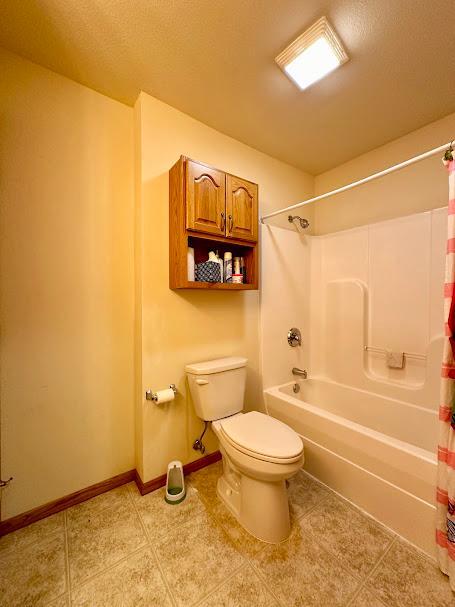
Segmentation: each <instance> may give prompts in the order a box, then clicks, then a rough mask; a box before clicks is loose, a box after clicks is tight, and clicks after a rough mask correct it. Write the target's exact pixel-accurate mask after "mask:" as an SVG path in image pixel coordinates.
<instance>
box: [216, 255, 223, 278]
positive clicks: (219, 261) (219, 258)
mask: <svg viewBox="0 0 455 607" xmlns="http://www.w3.org/2000/svg"><path fill="white" fill-rule="evenodd" d="M216 256H217V258H218V263H219V264H220V274H221V282H224V280H223V275H224V262H223V260H222V259H221V257H220V256H219V254H218V251H217V252H216Z"/></svg>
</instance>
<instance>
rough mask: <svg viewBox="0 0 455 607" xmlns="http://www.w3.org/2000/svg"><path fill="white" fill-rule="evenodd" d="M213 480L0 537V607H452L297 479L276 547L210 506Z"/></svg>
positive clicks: (358, 521)
mask: <svg viewBox="0 0 455 607" xmlns="http://www.w3.org/2000/svg"><path fill="white" fill-rule="evenodd" d="M220 474H221V465H220V464H219V463H217V464H214V465H213V466H210V467H208V468H205V469H203V470H200V471H199V472H196V473H195V474H193V475H191V476H190V477H188V479H187V482H188V496H187V498H186V500H185V501H184V502H183V503H182V504H180V505H178V506H168V505H167V504H166V503H165V502H164V499H163V490H159V491H155V492H154V493H150V494H149V495H147V496H144V497H142V496H141V495H140V494H139V493H138V491H137V489H136V486H135V485H134V484H130V485H125V486H124V487H120V488H118V489H114V490H113V491H110V492H109V493H105V494H103V495H100V496H98V497H96V498H94V499H92V500H89V501H87V502H84V503H83V504H80V505H78V506H74V507H73V508H69V509H68V510H66V511H65V512H62V513H60V514H56V515H54V516H52V517H49V518H47V519H45V520H42V521H39V522H38V523H35V524H34V525H30V526H29V527H26V528H25V529H21V530H19V531H17V532H15V533H12V534H10V535H7V536H5V537H4V538H1V539H0V605H1V607H16V606H17V607H35V606H45V607H70V606H73V607H101V606H103V607H136V606H141V607H153V606H157V607H191V606H192V605H195V606H198V607H199V606H200V607H250V606H254V607H288V606H289V607H291V606H295V607H325V606H327V607H329V606H330V607H338V606H339V607H455V596H454V595H453V594H452V592H451V591H450V589H449V585H448V582H447V580H446V578H445V577H444V576H443V575H442V574H441V573H439V571H438V570H437V568H436V567H435V565H434V564H433V563H432V562H431V561H430V560H427V559H426V558H425V557H424V556H422V555H421V554H420V553H419V552H417V551H416V550H414V549H413V548H412V547H411V546H409V545H408V544H407V543H406V542H404V541H403V540H401V539H400V538H399V537H397V536H396V535H394V534H393V533H391V532H390V531H388V530H387V529H385V528H384V527H382V526H381V525H379V524H378V523H376V522H375V521H373V520H372V519H370V518H368V517H367V516H365V515H363V514H362V513H361V512H360V511H359V510H357V509H355V508H354V507H352V506H351V505H349V504H348V503H346V502H344V501H343V500H341V499H340V498H339V497H337V496H336V495H335V494H334V493H332V492H331V491H330V490H328V489H327V488H326V487H323V486H322V485H320V484H319V483H317V482H316V481H314V480H313V479H311V478H310V477H309V476H307V475H305V474H304V473H303V472H302V473H299V474H298V475H297V477H296V478H295V479H293V480H292V481H291V484H290V487H289V495H290V500H291V515H292V533H291V536H290V538H289V539H288V540H287V541H286V542H283V543H282V544H279V545H276V546H272V545H269V544H264V543H262V542H260V541H258V540H255V539H254V538H252V537H251V536H249V535H248V534H247V533H246V531H245V530H244V529H243V528H242V527H241V526H240V525H239V524H238V523H237V521H236V520H235V518H234V517H233V516H232V515H231V514H230V513H229V512H228V511H227V510H226V508H225V507H224V506H223V505H222V504H221V503H220V502H219V500H218V498H217V496H216V481H217V478H218V476H219V475H220Z"/></svg>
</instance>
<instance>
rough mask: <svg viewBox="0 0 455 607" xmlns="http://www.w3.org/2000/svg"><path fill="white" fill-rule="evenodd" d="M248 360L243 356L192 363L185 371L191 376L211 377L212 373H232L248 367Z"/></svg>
mask: <svg viewBox="0 0 455 607" xmlns="http://www.w3.org/2000/svg"><path fill="white" fill-rule="evenodd" d="M247 362H248V359H247V358H244V357H243V356H228V357H226V358H216V359H215V360H207V361H205V362H201V363H192V364H191V365H186V367H185V371H186V372H187V373H190V374H191V375H210V374H211V373H221V371H231V370H232V369H240V368H241V367H246V363H247Z"/></svg>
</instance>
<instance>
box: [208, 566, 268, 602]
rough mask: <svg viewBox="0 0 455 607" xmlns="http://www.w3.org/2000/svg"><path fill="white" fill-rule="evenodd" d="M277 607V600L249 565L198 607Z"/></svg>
mask: <svg viewBox="0 0 455 607" xmlns="http://www.w3.org/2000/svg"><path fill="white" fill-rule="evenodd" d="M253 606H254V607H278V602H277V601H276V599H274V597H273V596H272V595H271V594H270V592H269V591H268V590H267V588H266V587H265V586H264V584H263V583H262V582H261V581H260V580H259V578H258V577H257V575H256V574H255V572H254V571H253V569H252V568H251V567H249V566H247V567H245V568H243V569H241V570H240V571H239V572H238V573H236V574H235V575H234V576H233V577H232V578H230V579H229V580H228V581H227V582H226V583H225V584H223V585H222V586H221V587H220V588H219V589H218V590H217V591H216V592H214V593H213V594H211V595H210V596H209V597H207V598H206V599H205V600H204V601H203V602H202V603H200V607H253Z"/></svg>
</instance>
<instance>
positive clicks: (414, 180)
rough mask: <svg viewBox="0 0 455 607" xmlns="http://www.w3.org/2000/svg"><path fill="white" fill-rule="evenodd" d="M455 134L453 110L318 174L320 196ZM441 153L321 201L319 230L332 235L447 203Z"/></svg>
mask: <svg viewBox="0 0 455 607" xmlns="http://www.w3.org/2000/svg"><path fill="white" fill-rule="evenodd" d="M454 133H455V114H450V115H449V116H446V117H445V118H443V119H441V120H438V121H436V122H433V123H431V124H428V125H427V126H425V127H423V128H421V129H418V130H417V131H413V132H412V133H410V134H409V135H406V136H404V137H401V138H400V139H396V140H394V141H392V142H391V143H388V144H387V145H384V146H382V147H379V148H377V149H375V150H373V151H372V152H369V153H368V154H363V155H362V156H359V157H358V158H355V159H354V160H351V161H350V162H347V163H345V164H342V165H340V166H339V167H336V168H335V169H332V170H331V171H327V172H326V173H322V174H321V175H318V176H317V177H316V178H315V194H321V193H323V192H327V191H329V190H332V189H334V188H337V187H339V186H342V185H345V184H348V183H351V182H352V181H356V180H357V179H361V178H362V177H367V176H368V175H370V174H371V173H374V172H376V171H380V170H382V169H385V168H387V167H389V166H392V165H394V164H397V163H399V162H402V161H403V160H407V159H408V158H412V157H413V156H416V155H418V154H421V153H422V152H426V151H427V150H430V149H432V148H435V147H438V146H440V145H442V144H444V143H446V142H448V141H450V139H452V138H453V137H454V136H455V135H454ZM335 145H336V144H335ZM441 157H442V154H437V155H435V156H433V157H431V158H429V159H427V160H423V161H421V162H418V163H417V164H415V165H412V166H411V167H408V168H406V169H403V170H402V171H398V172H396V173H393V174H390V175H387V176H386V177H383V178H381V179H378V180H377V181H374V182H372V183H369V184H366V185H363V186H360V187H358V188H356V189H354V190H350V191H349V192H346V193H343V194H339V195H337V196H334V197H330V198H328V199H326V200H322V201H320V202H317V203H315V205H314V206H315V210H314V212H315V224H316V225H315V233H317V234H326V233H328V232H335V231H338V230H343V229H346V228H351V227H353V226H358V225H365V224H368V223H372V222H375V221H382V220H384V219H391V218H393V217H400V216H404V215H410V214H412V213H418V212H420V211H427V210H430V209H436V208H439V207H442V206H445V205H446V204H447V174H446V171H445V169H444V167H443V165H442V163H441Z"/></svg>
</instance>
